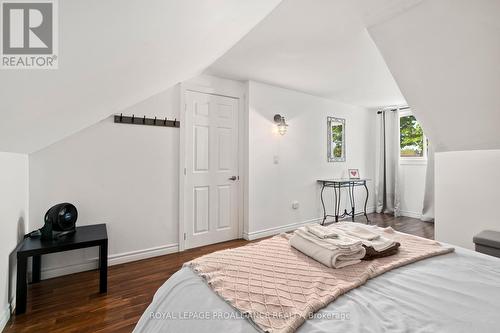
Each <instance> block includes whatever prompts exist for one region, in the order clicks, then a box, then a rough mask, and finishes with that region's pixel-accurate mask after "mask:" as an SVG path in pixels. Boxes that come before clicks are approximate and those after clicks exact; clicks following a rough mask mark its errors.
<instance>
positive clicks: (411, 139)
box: [399, 116, 424, 157]
mask: <svg viewBox="0 0 500 333" xmlns="http://www.w3.org/2000/svg"><path fill="white" fill-rule="evenodd" d="M399 121H400V130H399V140H400V141H399V142H400V147H401V157H422V156H423V154H424V132H423V131H422V127H421V126H420V124H419V123H418V122H417V120H416V119H415V117H414V116H404V117H401V118H400V119H399Z"/></svg>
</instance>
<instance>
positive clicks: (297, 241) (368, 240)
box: [290, 222, 401, 268]
mask: <svg viewBox="0 0 500 333" xmlns="http://www.w3.org/2000/svg"><path fill="white" fill-rule="evenodd" d="M290 245H291V246H293V247H294V248H296V249H297V250H299V251H301V252H302V253H304V254H306V255H308V256H309V257H311V258H313V259H315V260H316V261H319V262H320V263H322V264H324V265H326V266H328V267H331V268H341V267H345V266H348V265H354V264H357V263H359V262H360V261H361V260H372V259H375V258H381V257H386V256H389V255H393V254H396V253H397V251H398V248H399V246H400V245H401V244H399V243H397V242H394V241H393V240H391V239H389V238H386V237H383V236H381V234H379V233H378V232H377V230H376V229H374V228H370V227H368V226H362V225H359V224H357V223H351V222H342V223H337V224H334V225H330V226H328V227H324V226H320V225H317V224H315V225H307V226H305V227H302V228H299V229H297V230H296V231H295V232H294V234H293V235H292V237H291V238H290Z"/></svg>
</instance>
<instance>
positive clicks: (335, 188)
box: [333, 185, 341, 222]
mask: <svg viewBox="0 0 500 333" xmlns="http://www.w3.org/2000/svg"><path fill="white" fill-rule="evenodd" d="M338 189H339V192H338V194H337V186H335V185H334V186H333V191H334V193H335V222H338V221H339V210H340V191H341V188H340V185H339V187H338Z"/></svg>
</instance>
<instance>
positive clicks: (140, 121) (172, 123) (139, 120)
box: [115, 113, 181, 128]
mask: <svg viewBox="0 0 500 333" xmlns="http://www.w3.org/2000/svg"><path fill="white" fill-rule="evenodd" d="M115 123H120V124H131V125H147V126H162V127H177V128H179V127H180V125H181V124H180V122H179V121H178V120H177V118H175V119H173V120H169V119H167V118H166V117H165V118H157V117H154V118H146V116H142V117H140V116H139V117H136V116H135V114H133V115H132V116H124V115H123V113H120V114H119V115H117V114H115Z"/></svg>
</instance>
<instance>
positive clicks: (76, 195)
mask: <svg viewBox="0 0 500 333" xmlns="http://www.w3.org/2000/svg"><path fill="white" fill-rule="evenodd" d="M123 113H124V114H127V115H128V114H135V115H136V116H139V117H141V116H143V115H146V116H158V117H165V116H167V117H168V118H169V119H172V118H174V117H176V118H177V119H179V88H178V86H176V87H174V88H171V89H169V90H168V91H166V92H163V93H161V94H158V95H155V96H153V97H152V98H149V99H147V100H146V101H143V102H141V103H140V104H137V105H135V106H133V107H131V108H129V109H127V110H124V111H123ZM29 160H30V224H29V226H30V229H38V228H40V227H41V226H42V225H43V217H44V214H45V212H46V211H47V210H48V208H50V207H51V206H52V205H54V204H57V203H60V202H71V203H74V204H75V205H76V207H77V209H78V212H79V218H78V221H77V225H85V224H95V223H106V224H107V228H108V237H109V255H110V264H114V263H120V262H123V261H124V260H127V259H128V260H129V259H131V258H135V259H138V258H143V257H148V256H151V255H158V254H164V253H170V252H173V251H177V242H178V178H179V177H178V175H179V169H178V168H179V129H177V128H165V127H152V126H135V125H126V124H115V123H114V122H113V119H112V117H110V118H107V119H105V120H103V121H101V122H99V123H97V124H95V125H93V126H91V127H88V128H86V129H85V130H83V131H81V132H78V133H76V134H74V135H72V136H70V137H68V138H66V139H63V140H61V141H59V142H57V143H55V144H53V145H51V146H49V147H47V148H45V149H42V150H40V151H38V152H36V153H33V154H31V155H30V157H29ZM97 254H98V252H97V249H94V248H90V249H85V250H75V251H72V252H71V253H59V254H54V255H47V256H44V257H43V259H42V278H48V277H52V276H56V275H60V274H67V273H71V272H76V271H81V270H85V269H91V268H94V267H96V265H97V262H96V260H95V258H96V257H97Z"/></svg>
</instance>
